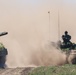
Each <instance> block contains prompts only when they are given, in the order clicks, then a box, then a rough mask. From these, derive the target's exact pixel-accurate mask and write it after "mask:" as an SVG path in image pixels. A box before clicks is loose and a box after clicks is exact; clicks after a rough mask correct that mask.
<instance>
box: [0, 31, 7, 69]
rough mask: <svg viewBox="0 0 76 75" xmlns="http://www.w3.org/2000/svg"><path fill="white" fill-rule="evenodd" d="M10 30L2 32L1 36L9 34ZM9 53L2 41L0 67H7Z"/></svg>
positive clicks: (0, 44) (0, 45)
mask: <svg viewBox="0 0 76 75" xmlns="http://www.w3.org/2000/svg"><path fill="white" fill-rule="evenodd" d="M7 34H8V32H2V33H0V36H4V35H7ZM7 55H8V51H7V49H6V48H5V47H4V45H3V44H2V43H0V68H5V66H6V65H5V62H6V56H7Z"/></svg>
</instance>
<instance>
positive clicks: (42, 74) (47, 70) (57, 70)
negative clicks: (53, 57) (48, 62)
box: [29, 65, 76, 75]
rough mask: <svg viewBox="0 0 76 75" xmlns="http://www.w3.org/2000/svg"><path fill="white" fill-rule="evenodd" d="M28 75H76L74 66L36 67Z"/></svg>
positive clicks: (75, 66)
mask: <svg viewBox="0 0 76 75" xmlns="http://www.w3.org/2000/svg"><path fill="white" fill-rule="evenodd" d="M29 75H76V65H64V66H48V67H38V68H35V69H34V70H33V71H32V72H30V73H29Z"/></svg>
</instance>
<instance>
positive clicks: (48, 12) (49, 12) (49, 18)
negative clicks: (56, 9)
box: [48, 11, 50, 41]
mask: <svg viewBox="0 0 76 75" xmlns="http://www.w3.org/2000/svg"><path fill="white" fill-rule="evenodd" d="M48 14H49V41H50V11H48Z"/></svg>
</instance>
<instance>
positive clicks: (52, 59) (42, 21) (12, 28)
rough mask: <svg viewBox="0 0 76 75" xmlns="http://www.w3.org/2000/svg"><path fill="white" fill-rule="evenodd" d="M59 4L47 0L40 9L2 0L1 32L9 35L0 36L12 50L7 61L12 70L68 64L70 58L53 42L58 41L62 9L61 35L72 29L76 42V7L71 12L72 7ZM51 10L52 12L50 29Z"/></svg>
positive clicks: (31, 5) (15, 1)
mask: <svg viewBox="0 0 76 75" xmlns="http://www.w3.org/2000/svg"><path fill="white" fill-rule="evenodd" d="M40 1H41V0H40ZM59 1H60V4H59ZM59 1H57V0H55V1H53V0H50V1H49V0H48V1H47V0H46V1H45V2H43V1H42V2H41V3H40V4H38V5H37V6H36V4H35V5H34V4H29V3H27V2H26V1H25V2H24V0H21V2H20V0H13V1H11V0H7V1H3V0H1V1H0V11H1V12H0V32H3V31H7V32H8V35H7V36H3V37H0V41H1V42H2V43H3V44H4V45H5V47H6V48H7V50H8V56H7V62H6V64H7V66H8V67H24V66H48V65H61V64H64V63H65V60H66V55H65V54H64V53H63V52H62V51H61V50H58V49H56V48H54V47H53V46H52V45H50V43H49V42H51V41H55V42H56V41H57V40H58V7H59V13H60V14H59V15H60V35H62V34H63V32H64V31H65V30H68V31H69V33H71V34H72V35H73V36H74V38H73V39H74V40H76V39H75V38H76V36H75V32H74V31H75V27H76V26H75V24H76V21H75V19H76V16H74V15H75V14H76V11H75V9H72V8H73V7H74V6H73V7H71V8H70V9H68V8H69V6H70V5H69V4H66V6H65V2H62V1H61V0H59ZM65 1H66V0H65ZM58 5H59V6H58ZM67 5H68V6H67ZM66 7H67V8H66ZM49 10H50V13H51V14H50V28H49V15H48V11H49ZM71 10H72V11H71ZM72 13H73V15H71V14H72ZM69 17H70V18H69ZM73 18H74V19H73ZM72 24H73V26H72ZM49 29H50V32H49ZM69 29H70V30H69ZM49 35H50V38H49Z"/></svg>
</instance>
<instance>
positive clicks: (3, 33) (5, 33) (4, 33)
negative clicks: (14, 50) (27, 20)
mask: <svg viewBox="0 0 76 75" xmlns="http://www.w3.org/2000/svg"><path fill="white" fill-rule="evenodd" d="M7 34H8V32H2V33H0V36H4V35H7Z"/></svg>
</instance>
